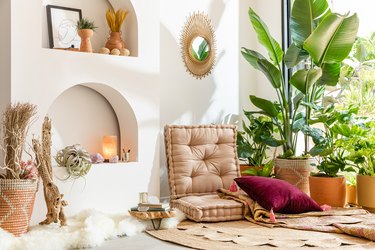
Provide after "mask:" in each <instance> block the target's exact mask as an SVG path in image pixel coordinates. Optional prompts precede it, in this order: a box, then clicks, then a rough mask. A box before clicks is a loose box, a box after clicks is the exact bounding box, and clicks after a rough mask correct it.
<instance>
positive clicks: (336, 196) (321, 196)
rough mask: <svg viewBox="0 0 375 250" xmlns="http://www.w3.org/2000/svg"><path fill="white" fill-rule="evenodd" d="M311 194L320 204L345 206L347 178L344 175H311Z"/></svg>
mask: <svg viewBox="0 0 375 250" xmlns="http://www.w3.org/2000/svg"><path fill="white" fill-rule="evenodd" d="M309 184H310V196H311V198H312V199H313V200H314V201H316V202H317V203H318V204H319V205H324V204H327V205H330V206H332V207H344V206H345V199H346V180H345V177H344V176H339V177H321V176H310V177H309Z"/></svg>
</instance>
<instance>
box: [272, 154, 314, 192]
mask: <svg viewBox="0 0 375 250" xmlns="http://www.w3.org/2000/svg"><path fill="white" fill-rule="evenodd" d="M315 162H316V160H315V159H314V158H308V159H281V158H276V159H275V164H274V166H275V175H276V178H278V179H280V180H284V181H286V182H289V183H290V184H292V185H294V186H296V187H297V188H299V189H300V190H301V191H302V192H304V193H306V194H310V192H309V176H310V173H311V171H312V170H314V169H315V167H313V166H312V165H311V164H313V163H315Z"/></svg>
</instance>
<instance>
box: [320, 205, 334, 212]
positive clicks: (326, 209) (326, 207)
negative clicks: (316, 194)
mask: <svg viewBox="0 0 375 250" xmlns="http://www.w3.org/2000/svg"><path fill="white" fill-rule="evenodd" d="M320 207H321V208H322V210H323V211H329V210H331V209H332V207H331V206H330V205H327V204H323V205H321V206H320Z"/></svg>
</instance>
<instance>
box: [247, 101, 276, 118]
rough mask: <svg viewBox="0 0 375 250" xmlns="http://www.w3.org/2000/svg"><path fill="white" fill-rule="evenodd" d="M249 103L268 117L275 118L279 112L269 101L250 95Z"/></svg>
mask: <svg viewBox="0 0 375 250" xmlns="http://www.w3.org/2000/svg"><path fill="white" fill-rule="evenodd" d="M250 101H251V102H252V103H253V104H254V105H255V106H256V107H257V108H259V109H261V110H263V111H264V112H265V113H266V114H267V115H268V116H270V117H272V118H274V117H277V115H278V114H279V112H278V111H277V108H276V106H275V105H274V104H273V103H272V102H271V101H269V100H266V99H263V98H259V97H256V96H254V95H250Z"/></svg>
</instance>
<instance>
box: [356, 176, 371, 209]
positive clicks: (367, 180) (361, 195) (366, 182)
mask: <svg viewBox="0 0 375 250" xmlns="http://www.w3.org/2000/svg"><path fill="white" fill-rule="evenodd" d="M374 190H375V176H366V175H357V199H358V205H360V206H362V207H363V208H364V209H366V210H368V211H370V212H372V213H375V195H374Z"/></svg>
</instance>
